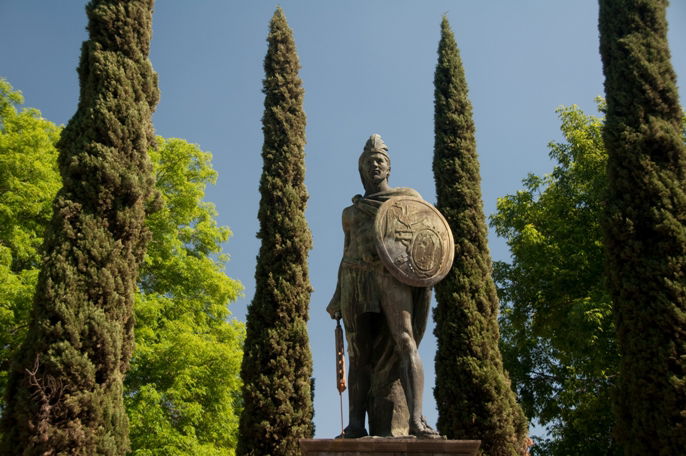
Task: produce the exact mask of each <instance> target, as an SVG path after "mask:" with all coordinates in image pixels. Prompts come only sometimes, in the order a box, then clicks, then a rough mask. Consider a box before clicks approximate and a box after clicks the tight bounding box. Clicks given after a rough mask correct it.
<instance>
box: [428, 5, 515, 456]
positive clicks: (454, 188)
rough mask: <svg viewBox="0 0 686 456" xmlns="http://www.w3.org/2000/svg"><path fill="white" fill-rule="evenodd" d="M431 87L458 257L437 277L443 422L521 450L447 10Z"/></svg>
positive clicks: (447, 428)
mask: <svg viewBox="0 0 686 456" xmlns="http://www.w3.org/2000/svg"><path fill="white" fill-rule="evenodd" d="M434 88H435V91H434V96H435V99H434V109H435V111H434V123H435V125H434V134H435V146H434V161H433V171H434V179H435V181H436V194H437V204H436V206H437V207H438V209H439V210H440V211H441V212H442V213H443V215H444V216H445V218H446V219H447V220H448V223H449V224H450V227H451V229H452V231H453V235H454V237H455V262H454V264H453V267H452V269H451V270H450V272H449V274H448V275H447V276H446V278H445V279H444V280H443V281H442V282H440V283H439V284H438V285H436V301H437V306H436V309H435V311H434V320H435V322H436V328H435V334H436V338H437V343H438V349H437V352H436V360H435V362H436V387H435V389H434V396H435V397H436V405H437V407H438V430H439V431H440V432H441V434H445V435H447V436H448V437H449V438H465V439H481V441H482V445H481V449H482V454H485V455H490V456H496V455H497V456H511V455H518V454H523V453H525V451H526V440H527V422H526V418H525V417H524V414H523V412H522V409H521V407H520V406H519V405H518V404H517V402H516V400H515V395H514V393H513V392H512V390H511V388H510V381H509V379H508V377H507V374H506V373H505V371H504V369H503V363H502V357H501V355H500V349H499V348H498V338H499V332H498V321H497V315H498V298H497V296H496V290H495V285H494V282H493V279H492V278H491V259H490V254H489V251H488V246H487V228H486V220H485V217H484V213H483V203H482V201H481V177H480V174H479V160H478V157H477V153H476V142H475V139H474V121H473V120H472V106H471V103H470V102H469V99H468V97H467V82H466V79H465V76H464V70H463V68H462V61H461V59H460V53H459V50H458V48H457V43H456V42H455V37H454V36H453V32H452V30H451V29H450V24H449V23H448V19H447V18H446V17H443V21H442V22H441V40H440V43H439V46H438V64H437V66H436V73H435V78H434Z"/></svg>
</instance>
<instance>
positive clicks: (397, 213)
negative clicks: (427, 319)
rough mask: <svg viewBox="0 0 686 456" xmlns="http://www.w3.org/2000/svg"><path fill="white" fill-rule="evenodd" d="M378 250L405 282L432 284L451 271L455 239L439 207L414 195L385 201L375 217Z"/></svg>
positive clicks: (390, 268) (418, 285) (395, 274)
mask: <svg viewBox="0 0 686 456" xmlns="http://www.w3.org/2000/svg"><path fill="white" fill-rule="evenodd" d="M374 234H375V241H376V251H377V252H378V254H379V258H381V262H382V263H383V264H384V266H386V269H388V271H389V272H390V273H391V274H393V276H394V277H395V278H396V279H398V280H400V281H401V282H402V283H404V284H407V285H411V286H413V287H430V286H432V285H434V284H435V283H437V282H439V281H440V280H441V279H443V277H445V275H446V274H447V273H448V271H450V267H451V266H452V265H453V257H454V255H455V243H454V241H453V234H452V232H451V231H450V227H449V226H448V222H447V221H446V220H445V218H443V215H441V213H440V212H438V209H436V208H435V207H433V206H432V205H431V204H429V203H427V202H426V201H424V200H422V199H420V198H415V197H411V196H396V197H393V198H391V199H389V200H388V201H386V202H384V203H383V204H382V205H381V207H380V208H379V211H378V212H377V214H376V219H375V221H374Z"/></svg>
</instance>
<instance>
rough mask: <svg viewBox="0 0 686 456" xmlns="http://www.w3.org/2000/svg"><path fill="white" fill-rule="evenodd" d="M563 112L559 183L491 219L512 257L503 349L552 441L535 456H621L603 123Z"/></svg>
mask: <svg viewBox="0 0 686 456" xmlns="http://www.w3.org/2000/svg"><path fill="white" fill-rule="evenodd" d="M601 109H603V108H602V106H601ZM557 112H558V115H559V116H560V119H561V121H562V126H561V130H562V133H563V135H564V138H565V142H551V143H550V144H549V146H548V147H549V148H550V152H549V155H550V158H551V159H552V160H554V161H555V162H556V165H555V167H554V169H553V171H552V173H550V174H548V175H546V176H544V177H539V176H535V175H529V176H528V177H527V178H526V179H525V180H524V182H523V183H524V189H523V190H520V191H518V192H517V193H516V194H514V195H508V196H506V197H504V198H500V199H499V200H498V206H497V213H496V214H495V215H494V216H493V217H492V218H491V224H492V226H493V227H494V228H495V229H496V232H497V233H498V235H499V236H502V237H504V238H505V239H506V241H507V244H508V246H509V247H510V251H511V254H512V260H511V263H510V264H508V263H505V262H498V263H496V265H495V277H496V282H497V284H498V286H499V291H500V294H501V298H502V299H503V302H504V309H503V313H502V316H501V325H500V327H501V329H502V332H503V341H502V343H501V347H502V350H503V358H504V362H505V365H506V367H507V368H508V371H509V373H510V375H511V377H512V380H513V383H514V386H515V389H516V390H517V392H518V393H519V397H520V398H521V401H522V405H523V406H524V409H525V412H526V413H527V415H528V416H530V417H531V418H536V419H537V420H538V421H539V422H540V423H541V424H543V425H546V426H548V430H549V431H550V438H548V439H546V440H540V441H538V442H537V443H536V446H535V447H534V453H535V454H551V455H560V456H561V455H568V454H583V455H613V454H619V453H620V449H619V448H618V447H617V444H616V442H615V441H614V440H613V439H612V438H611V434H612V427H613V424H614V418H613V416H612V412H611V405H610V404H611V400H610V394H611V390H612V385H613V383H614V380H615V378H616V369H617V364H618V361H619V355H618V352H617V347H616V343H615V336H614V323H613V318H612V309H611V303H610V297H609V293H608V291H607V287H606V283H605V282H606V276H605V268H604V254H603V242H602V233H601V229H600V219H601V215H602V212H603V206H604V198H605V191H606V179H607V178H606V172H605V167H606V164H607V154H606V152H605V147H604V145H603V140H602V134H601V132H602V126H603V119H602V118H599V117H594V116H588V115H585V114H584V113H583V112H582V111H581V110H580V109H579V108H578V107H576V106H572V107H563V108H559V109H558V111H557Z"/></svg>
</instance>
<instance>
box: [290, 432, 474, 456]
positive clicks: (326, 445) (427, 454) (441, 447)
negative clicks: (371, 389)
mask: <svg viewBox="0 0 686 456" xmlns="http://www.w3.org/2000/svg"><path fill="white" fill-rule="evenodd" d="M480 445H481V441H480V440H440V439H433V440H422V439H414V438H374V437H364V438H361V439H301V440H300V449H301V450H302V454H303V456H371V455H383V456H474V455H476V453H477V451H478V450H479V446H480Z"/></svg>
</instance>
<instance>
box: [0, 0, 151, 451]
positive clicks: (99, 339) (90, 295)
mask: <svg viewBox="0 0 686 456" xmlns="http://www.w3.org/2000/svg"><path fill="white" fill-rule="evenodd" d="M152 3H153V2H152V0H128V1H122V0H120V1H117V0H93V1H91V2H90V3H89V4H88V5H87V6H86V11H87V14H88V18H89V24H88V31H89V34H90V39H89V40H88V41H86V42H84V44H83V46H82V50H81V61H80V65H79V68H78V73H79V78H80V82H81V90H80V99H79V105H78V109H77V112H76V114H75V115H74V117H73V118H72V119H71V120H70V121H69V124H68V125H67V127H66V128H65V129H64V131H63V133H62V137H61V139H60V141H59V143H58V149H59V168H60V173H61V175H62V180H63V188H62V189H61V190H60V192H59V193H58V195H57V197H56V199H55V201H54V204H53V210H54V212H53V218H52V221H51V224H50V226H49V227H48V230H47V232H46V239H45V244H44V252H45V258H44V264H43V268H42V270H41V273H40V277H39V281H38V286H37V289H36V294H35V298H34V307H33V311H32V317H31V318H32V320H31V323H30V327H29V329H28V335H27V338H26V340H25V342H24V344H23V346H22V347H21V348H20V350H19V352H18V356H17V357H16V359H15V362H14V364H13V366H12V371H11V372H10V378H9V385H8V393H7V407H6V409H5V411H4V412H5V414H4V417H3V421H2V426H3V441H2V448H0V452H1V453H2V454H6V455H12V454H17V455H19V454H22V455H25V456H26V455H52V454H74V455H94V454H98V455H123V454H125V453H126V452H127V450H128V448H129V441H128V435H127V434H128V432H127V431H128V422H127V418H126V413H125V410H124V406H123V395H122V390H123V386H122V381H123V376H124V372H125V371H126V369H127V367H128V364H129V359H130V357H131V351H132V348H133V323H134V322H133V313H132V310H133V300H134V292H135V287H136V278H137V274H138V269H139V265H140V262H141V259H142V257H143V254H144V252H145V246H146V242H147V239H148V234H147V230H146V228H145V226H144V218H145V213H146V207H148V208H150V207H151V205H150V204H148V203H149V202H150V201H151V198H150V197H151V195H152V188H153V179H152V174H151V167H150V163H149V159H148V156H147V150H148V148H149V147H151V145H152V144H153V141H154V135H153V128H152V123H151V114H152V111H153V109H154V106H155V105H156V103H157V100H158V90H157V77H156V75H155V73H154V72H153V69H152V66H151V64H150V62H149V60H148V58H147V56H148V51H149V47H150V37H151V25H152Z"/></svg>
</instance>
